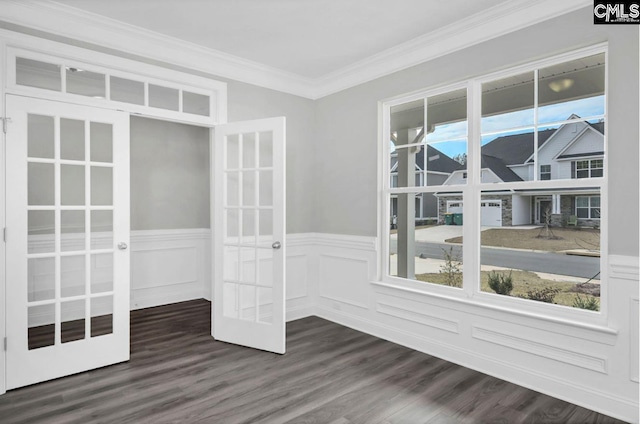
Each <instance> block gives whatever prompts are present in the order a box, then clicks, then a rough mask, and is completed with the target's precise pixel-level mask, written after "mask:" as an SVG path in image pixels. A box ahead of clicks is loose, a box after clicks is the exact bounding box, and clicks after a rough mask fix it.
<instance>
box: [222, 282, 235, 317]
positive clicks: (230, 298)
mask: <svg viewBox="0 0 640 424" xmlns="http://www.w3.org/2000/svg"><path fill="white" fill-rule="evenodd" d="M238 287H239V286H238V284H233V283H223V284H222V297H223V299H224V301H223V302H222V314H223V315H224V316H225V317H228V318H238V303H239V302H238V301H239V294H238V291H239V288H238Z"/></svg>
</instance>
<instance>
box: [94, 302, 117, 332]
mask: <svg viewBox="0 0 640 424" xmlns="http://www.w3.org/2000/svg"><path fill="white" fill-rule="evenodd" d="M111 333H113V296H103V297H94V298H92V299H91V337H97V336H104V335H105V334H111Z"/></svg>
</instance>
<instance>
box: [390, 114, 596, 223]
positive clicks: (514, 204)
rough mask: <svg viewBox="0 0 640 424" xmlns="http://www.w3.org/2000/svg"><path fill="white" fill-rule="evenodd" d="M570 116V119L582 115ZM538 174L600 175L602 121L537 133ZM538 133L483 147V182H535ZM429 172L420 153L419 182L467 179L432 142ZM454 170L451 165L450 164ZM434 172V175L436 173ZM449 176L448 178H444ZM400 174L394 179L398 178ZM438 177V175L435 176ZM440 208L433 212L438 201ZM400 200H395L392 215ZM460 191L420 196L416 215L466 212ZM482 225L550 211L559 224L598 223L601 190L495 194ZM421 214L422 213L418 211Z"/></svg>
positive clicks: (486, 202) (533, 218)
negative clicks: (536, 152) (435, 200)
mask: <svg viewBox="0 0 640 424" xmlns="http://www.w3.org/2000/svg"><path fill="white" fill-rule="evenodd" d="M579 118H580V117H579V116H577V115H571V116H570V117H569V118H568V119H567V120H574V119H579ZM538 146H539V148H538V163H539V165H538V166H539V168H538V175H539V179H540V180H560V179H572V178H591V177H601V176H602V175H603V170H604V162H603V159H604V123H595V124H590V123H587V122H580V121H579V122H570V123H566V124H563V125H561V126H560V127H559V128H554V129H549V130H543V131H539V132H538ZM533 150H534V135H533V133H532V132H530V133H523V134H515V135H506V136H502V137H498V138H496V139H494V140H492V141H490V142H489V143H487V144H485V145H484V146H482V156H481V167H482V182H485V183H491V182H495V183H499V182H514V181H531V180H533V175H534V167H535V166H536V164H535V163H534V161H533V160H534V159H533ZM427 156H428V157H429V159H431V158H437V160H433V161H432V162H428V169H429V171H426V172H425V171H424V163H425V162H424V152H423V150H421V151H420V152H419V154H418V156H417V157H416V181H415V184H416V185H424V179H423V178H424V175H425V174H428V175H429V176H428V178H427V182H428V185H440V184H441V185H453V184H462V183H464V181H465V179H466V178H467V170H466V165H460V164H459V163H457V162H456V161H454V160H452V159H451V158H449V157H448V156H446V155H444V154H443V153H441V152H439V151H438V150H436V149H434V148H433V147H431V146H427ZM391 166H392V168H391V171H392V172H391V175H392V177H391V178H392V187H395V185H394V183H397V181H395V180H394V178H397V171H396V169H397V157H395V156H392V162H391ZM452 166H454V167H455V168H454V169H452V168H451V167H452ZM432 174H433V175H432ZM445 174H448V175H447V178H446V179H445V180H444V181H442V180H438V179H437V178H440V179H441V178H442V177H443V176H444V175H445ZM394 175H396V177H394ZM436 175H437V176H438V177H436ZM435 198H437V199H439V200H438V202H437V210H434V207H435V206H434V203H433V201H434V199H435ZM396 204H397V200H396V199H392V214H395V213H394V211H396V210H397V209H394V208H396ZM462 206H463V201H462V197H461V196H460V195H454V194H445V193H438V194H435V195H431V194H424V195H422V196H416V218H417V219H420V218H427V217H429V218H437V219H438V222H440V223H443V222H444V214H445V213H462ZM481 208H482V215H481V220H482V222H481V223H482V225H484V226H490V227H501V226H513V225H527V224H542V223H544V222H545V217H546V215H547V213H549V214H550V215H551V216H550V219H551V223H552V225H555V226H561V225H567V223H570V222H573V221H576V222H577V225H584V226H598V225H599V221H600V194H599V192H598V191H593V190H589V189H581V190H575V189H572V190H564V191H563V190H562V189H553V190H543V191H541V190H535V191H526V190H516V191H515V192H512V191H504V192H493V193H492V194H491V195H486V196H483V197H482V203H481ZM419 212H420V213H419Z"/></svg>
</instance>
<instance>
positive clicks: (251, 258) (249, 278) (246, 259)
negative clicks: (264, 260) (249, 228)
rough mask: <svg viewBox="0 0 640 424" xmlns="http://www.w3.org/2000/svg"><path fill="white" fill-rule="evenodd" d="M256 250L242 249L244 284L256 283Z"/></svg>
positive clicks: (241, 279)
mask: <svg viewBox="0 0 640 424" xmlns="http://www.w3.org/2000/svg"><path fill="white" fill-rule="evenodd" d="M255 251H256V249H254V248H246V247H241V248H240V259H241V263H240V264H241V266H240V281H241V282H243V283H255V282H256V252H255Z"/></svg>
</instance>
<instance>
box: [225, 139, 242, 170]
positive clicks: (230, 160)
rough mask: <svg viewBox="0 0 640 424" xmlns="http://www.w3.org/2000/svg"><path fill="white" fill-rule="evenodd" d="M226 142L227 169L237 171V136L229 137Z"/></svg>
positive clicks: (238, 148)
mask: <svg viewBox="0 0 640 424" xmlns="http://www.w3.org/2000/svg"><path fill="white" fill-rule="evenodd" d="M226 140H227V154H226V158H227V169H238V168H239V167H240V139H239V137H238V135H236V134H234V135H230V136H228V137H227V138H226Z"/></svg>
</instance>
